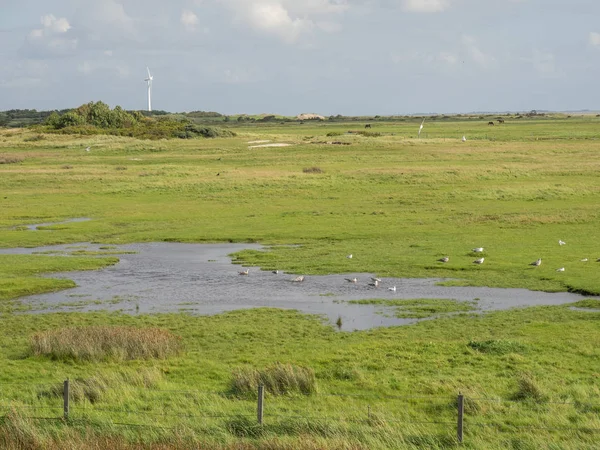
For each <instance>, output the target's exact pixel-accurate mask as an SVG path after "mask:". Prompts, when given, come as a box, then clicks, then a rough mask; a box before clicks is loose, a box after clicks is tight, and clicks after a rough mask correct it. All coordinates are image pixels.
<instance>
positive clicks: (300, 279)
mask: <svg viewBox="0 0 600 450" xmlns="http://www.w3.org/2000/svg"><path fill="white" fill-rule="evenodd" d="M558 245H560V246H562V245H566V242H565V241H563V240H559V241H558ZM471 251H472V252H473V253H483V252H484V248H483V247H476V248H474V249H472V250H471ZM346 258H348V259H352V253H351V254H349V255H346ZM438 261H439V262H441V263H447V262H448V261H450V257H449V256H444V257H443V258H440V259H438ZM484 261H485V258H477V259H476V260H475V261H473V264H483V262H484ZM580 261H581V262H588V261H589V260H588V258H583V259H581V260H580ZM596 261H597V262H600V258H598V259H597V260H596ZM529 265H530V266H535V267H539V266H541V265H542V258H538V259H536V260H535V261H533V262H532V263H530V264H529ZM556 271H557V272H564V271H565V268H564V267H559V268H558V269H556ZM238 273H239V274H240V275H248V274H249V273H250V269H246V270H242V271H240V272H238ZM273 273H274V274H276V275H277V274H279V273H281V272H280V271H279V270H273ZM305 278H306V277H305V276H304V275H299V276H297V277H295V278H293V279H291V280H290V281H291V282H293V283H301V282H303V281H304V280H305ZM345 280H346V281H347V282H349V283H354V284H358V278H357V277H354V278H345ZM370 280H371V282H370V283H368V285H369V286H371V287H375V288H377V287H379V285H380V283H381V278H375V277H371V279H370ZM388 291H392V292H396V286H392V287H388Z"/></svg>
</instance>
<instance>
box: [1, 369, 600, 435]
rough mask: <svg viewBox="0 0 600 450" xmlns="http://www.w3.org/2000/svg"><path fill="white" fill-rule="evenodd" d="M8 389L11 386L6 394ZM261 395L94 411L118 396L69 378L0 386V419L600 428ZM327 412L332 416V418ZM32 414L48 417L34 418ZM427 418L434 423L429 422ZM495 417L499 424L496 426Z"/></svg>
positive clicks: (438, 406)
mask: <svg viewBox="0 0 600 450" xmlns="http://www.w3.org/2000/svg"><path fill="white" fill-rule="evenodd" d="M8 386H12V387H11V388H10V390H9V389H7V387H8ZM9 391H10V392H11V393H12V394H13V397H16V398H13V399H11V400H9V399H7V398H6V397H5V394H6V393H8V392H9ZM265 394H267V393H266V392H265V389H264V387H263V386H259V387H258V390H257V392H256V396H255V398H238V397H234V396H230V395H228V394H227V393H224V392H207V391H193V390H185V391H179V390H164V389H155V388H147V387H138V388H136V389H135V391H134V392H130V393H129V394H128V395H126V396H125V397H126V398H125V397H124V398H123V404H122V405H121V406H120V407H102V406H98V405H99V404H100V405H101V404H103V403H104V404H114V403H115V402H114V400H115V399H119V398H120V397H119V396H120V394H116V397H114V398H113V401H112V402H108V401H105V402H103V401H99V398H98V397H97V393H96V394H94V393H93V392H92V393H86V394H85V395H82V393H81V392H79V391H78V392H75V391H74V384H73V383H72V382H71V381H70V380H69V379H67V380H65V381H64V382H62V383H55V384H46V385H32V384H12V385H7V384H0V418H3V417H6V413H7V412H8V411H10V410H15V411H19V412H21V413H22V414H23V416H25V417H27V418H29V419H33V420H57V421H60V422H61V423H64V424H73V423H76V422H79V421H82V420H83V421H85V420H95V421H96V422H98V421H106V422H108V423H110V425H117V426H126V427H142V428H144V427H155V428H162V429H170V428H171V429H172V428H175V427H177V426H179V425H182V424H188V425H189V424H199V423H203V424H204V425H206V424H207V423H208V422H210V421H221V422H220V423H222V421H225V423H226V424H229V425H231V424H232V423H233V424H234V425H235V423H237V424H238V425H239V424H240V423H241V426H254V427H265V426H269V425H270V424H273V423H274V422H276V421H279V422H280V423H281V421H287V422H290V421H292V422H294V421H295V422H296V423H308V424H310V423H312V424H313V425H314V423H326V422H335V423H338V424H339V423H344V424H348V425H350V426H352V427H354V426H360V425H361V424H362V425H369V426H372V425H373V424H378V423H385V424H386V425H387V426H393V427H397V428H402V427H404V428H406V427H407V426H408V425H415V426H416V425H418V426H422V427H425V429H427V430H435V431H437V432H443V433H445V434H446V435H447V436H450V437H451V438H452V439H453V440H455V442H458V443H463V442H464V441H465V439H467V438H468V437H469V436H472V437H475V436H476V435H477V434H478V430H480V429H482V428H490V427H492V428H495V429H496V430H498V431H501V432H503V431H505V432H512V433H515V432H517V431H518V430H523V429H527V430H553V431H556V430H559V431H568V432H577V433H579V432H581V433H586V434H591V433H598V432H600V427H575V426H573V423H571V422H567V423H565V424H563V425H561V424H557V423H556V422H553V423H544V422H542V421H541V420H530V421H529V422H527V421H520V420H519V417H518V416H519V414H520V413H521V410H520V409H518V408H523V402H520V401H518V400H506V399H498V398H476V397H472V396H465V395H463V394H460V393H459V394H458V395H456V396H454V397H450V396H439V397H436V396H425V397H418V396H390V395H368V394H334V393H319V394H313V395H311V396H302V395H298V396H292V397H286V396H283V397H276V396H268V395H265ZM332 405H333V406H332ZM528 405H529V411H530V412H531V411H534V412H535V411H537V412H540V413H543V414H545V417H546V418H548V417H552V416H553V415H555V414H554V412H553V410H552V408H570V409H572V410H573V411H578V412H579V413H580V414H588V415H590V417H593V418H595V422H596V423H600V421H599V420H598V419H600V404H589V403H582V402H566V401H565V402H551V401H545V400H540V399H537V400H536V401H532V402H531V403H528ZM332 410H333V411H335V412H336V413H337V414H333V415H332V414H331V411H332ZM500 410H502V411H500ZM25 411H27V412H26V413H25ZM39 411H44V412H48V413H47V414H43V415H42V414H37V412H39ZM182 411H183V412H182ZM423 412H424V414H423ZM569 414H570V411H566V414H563V416H565V417H567V416H569ZM432 417H434V418H435V420H431V418H432ZM498 417H501V419H500V420H497V419H498ZM153 421H154V423H151V422H153ZM235 421H237V422H235ZM240 421H241V422H240ZM591 423H593V421H592V422H591ZM229 425H228V426H229ZM238 425H236V426H238Z"/></svg>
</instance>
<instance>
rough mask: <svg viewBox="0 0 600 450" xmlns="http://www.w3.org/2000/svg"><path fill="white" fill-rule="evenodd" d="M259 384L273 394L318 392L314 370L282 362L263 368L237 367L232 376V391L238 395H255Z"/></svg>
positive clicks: (309, 393)
mask: <svg viewBox="0 0 600 450" xmlns="http://www.w3.org/2000/svg"><path fill="white" fill-rule="evenodd" d="M259 385H263V386H264V387H265V390H266V391H267V392H269V393H271V394H273V395H288V394H303V395H311V394H314V393H316V392H317V382H316V379H315V372H314V370H312V369H311V368H308V367H301V366H296V365H294V364H281V363H277V364H274V365H272V366H269V367H266V368H265V369H262V370H258V369H254V368H251V367H243V368H239V369H236V370H235V371H234V372H233V374H232V377H231V389H230V391H231V393H232V394H233V395H237V396H255V395H256V393H257V391H258V386H259Z"/></svg>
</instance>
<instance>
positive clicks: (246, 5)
mask: <svg viewBox="0 0 600 450" xmlns="http://www.w3.org/2000/svg"><path fill="white" fill-rule="evenodd" d="M598 18H600V2H599V1H597V0H170V1H169V2H165V1H160V0H93V1H89V0H88V1H84V0H20V1H13V0H0V42H2V45H1V46H0V58H1V60H2V64H0V110H4V109H11V108H36V109H62V108H69V107H75V106H78V105H80V104H82V103H86V102H88V101H92V100H94V101H96V100H102V101H105V102H107V103H109V104H110V105H112V106H115V105H121V106H123V107H124V108H127V109H144V108H145V107H146V86H145V83H144V81H143V79H144V78H145V75H146V74H145V70H146V66H149V67H150V70H151V71H152V73H153V75H154V77H155V78H154V85H153V107H154V108H155V109H165V110H169V111H191V110H214V111H219V112H223V113H227V114H233V113H279V114H286V115H295V114H298V113H301V112H315V113H319V114H324V115H329V114H356V115H358V114H409V113H417V112H438V113H452V112H468V111H505V110H510V111H524V110H525V111H528V110H531V109H549V110H575V109H600V90H599V89H597V83H598V74H599V73H600V21H599V20H598Z"/></svg>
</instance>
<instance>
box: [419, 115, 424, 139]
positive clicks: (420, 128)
mask: <svg viewBox="0 0 600 450" xmlns="http://www.w3.org/2000/svg"><path fill="white" fill-rule="evenodd" d="M424 124H425V118H423V122H421V126H420V127H419V137H421V131H423V125H424Z"/></svg>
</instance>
